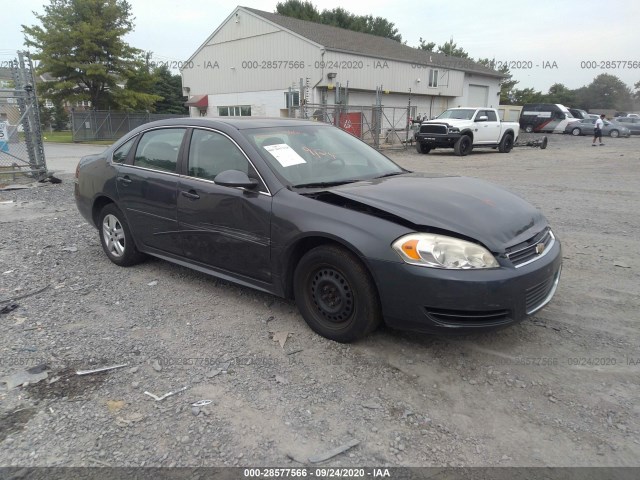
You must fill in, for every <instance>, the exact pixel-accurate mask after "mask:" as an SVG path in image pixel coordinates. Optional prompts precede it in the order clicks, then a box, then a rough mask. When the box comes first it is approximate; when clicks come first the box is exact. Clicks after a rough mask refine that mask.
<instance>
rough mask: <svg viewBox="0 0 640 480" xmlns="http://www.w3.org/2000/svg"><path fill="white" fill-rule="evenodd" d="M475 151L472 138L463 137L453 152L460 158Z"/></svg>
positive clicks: (455, 145) (454, 146)
mask: <svg viewBox="0 0 640 480" xmlns="http://www.w3.org/2000/svg"><path fill="white" fill-rule="evenodd" d="M472 149H473V142H472V141H471V137H469V135H462V136H461V137H460V138H459V139H458V141H457V142H456V143H455V144H454V145H453V151H454V152H455V154H456V155H458V156H459V157H464V156H465V155H468V154H469V153H471V150H472Z"/></svg>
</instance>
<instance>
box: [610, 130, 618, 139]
mask: <svg viewBox="0 0 640 480" xmlns="http://www.w3.org/2000/svg"><path fill="white" fill-rule="evenodd" d="M609 136H610V137H613V138H618V137H619V136H620V132H618V130H611V132H609Z"/></svg>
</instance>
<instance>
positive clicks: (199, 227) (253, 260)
mask: <svg viewBox="0 0 640 480" xmlns="http://www.w3.org/2000/svg"><path fill="white" fill-rule="evenodd" d="M185 157H186V159H187V165H186V166H185V167H186V168H185V170H184V173H186V175H184V176H182V177H181V179H180V181H179V184H178V199H177V202H178V223H179V227H180V234H181V242H182V244H183V246H184V254H185V256H186V257H188V258H189V259H190V260H192V261H194V262H198V263H201V264H203V265H206V266H208V267H212V268H215V269H218V270H224V271H226V272H231V273H233V274H237V275H243V276H246V277H249V278H252V279H256V280H261V281H269V280H270V279H271V266H270V260H271V237H270V230H271V200H272V198H271V195H270V193H269V190H268V189H267V187H266V186H265V185H264V183H263V182H262V180H261V179H260V177H259V175H258V173H257V172H256V170H255V168H254V167H253V165H252V164H251V162H250V161H249V160H248V157H247V156H246V155H245V153H244V152H243V151H242V150H241V149H240V148H239V147H238V145H237V144H236V143H235V142H234V141H233V140H232V139H231V138H230V137H229V136H228V135H226V134H224V133H222V132H219V131H216V130H209V129H194V130H193V131H192V134H191V141H190V146H189V149H188V153H187V154H186V156H185ZM226 170H239V171H241V172H244V173H246V174H247V175H248V176H249V177H251V178H256V179H257V180H259V181H260V186H259V187H258V188H256V189H253V190H245V189H243V188H235V187H224V186H222V185H217V184H216V183H215V181H214V179H215V177H216V175H218V174H219V173H221V172H223V171H226Z"/></svg>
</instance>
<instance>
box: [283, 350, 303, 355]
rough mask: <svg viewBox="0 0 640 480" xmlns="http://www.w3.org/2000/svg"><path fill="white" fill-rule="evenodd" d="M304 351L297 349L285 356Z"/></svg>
mask: <svg viewBox="0 0 640 480" xmlns="http://www.w3.org/2000/svg"><path fill="white" fill-rule="evenodd" d="M302 351H304V348H299V349H297V350H292V351H291V352H287V355H293V354H294V353H300V352H302Z"/></svg>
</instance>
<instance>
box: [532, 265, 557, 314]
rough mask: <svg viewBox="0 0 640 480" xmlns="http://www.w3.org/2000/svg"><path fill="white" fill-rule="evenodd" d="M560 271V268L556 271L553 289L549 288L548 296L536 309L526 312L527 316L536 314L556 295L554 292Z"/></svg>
mask: <svg viewBox="0 0 640 480" xmlns="http://www.w3.org/2000/svg"><path fill="white" fill-rule="evenodd" d="M561 271H562V267H560V268H559V269H558V273H556V278H555V279H554V280H553V287H551V290H550V291H549V294H548V295H547V296H546V297H545V299H544V300H543V301H542V303H540V304H539V305H538V306H537V307H535V308H533V309H531V310H527V315H531V314H533V313H536V312H537V311H538V310H540V309H541V308H542V307H544V306H545V305H546V304H547V303H549V302H550V301H551V299H552V298H553V296H554V295H555V293H556V290H557V289H558V284H559V283H560V272H561Z"/></svg>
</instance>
